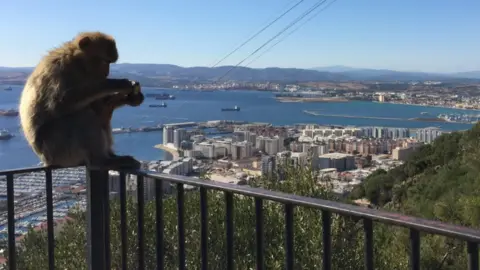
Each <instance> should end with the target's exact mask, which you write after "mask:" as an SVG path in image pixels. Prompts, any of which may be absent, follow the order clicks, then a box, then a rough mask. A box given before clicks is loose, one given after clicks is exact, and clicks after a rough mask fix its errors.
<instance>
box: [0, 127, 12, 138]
mask: <svg viewBox="0 0 480 270" xmlns="http://www.w3.org/2000/svg"><path fill="white" fill-rule="evenodd" d="M11 138H13V135H12V134H10V132H8V131H7V130H6V129H2V130H0V141H7V140H10V139H11Z"/></svg>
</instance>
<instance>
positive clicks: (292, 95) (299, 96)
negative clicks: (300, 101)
mask: <svg viewBox="0 0 480 270" xmlns="http://www.w3.org/2000/svg"><path fill="white" fill-rule="evenodd" d="M275 97H297V98H301V97H303V95H300V94H276V95H275Z"/></svg>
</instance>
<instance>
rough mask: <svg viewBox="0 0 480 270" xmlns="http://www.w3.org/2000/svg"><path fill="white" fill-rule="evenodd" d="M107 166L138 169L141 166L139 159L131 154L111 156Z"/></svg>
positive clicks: (119, 168) (120, 168)
mask: <svg viewBox="0 0 480 270" xmlns="http://www.w3.org/2000/svg"><path fill="white" fill-rule="evenodd" d="M108 163H109V164H108V166H109V167H113V168H115V169H118V170H138V169H140V167H141V165H142V164H141V163H140V161H138V160H136V159H135V158H133V157H132V156H113V157H111V158H110V159H109V161H108Z"/></svg>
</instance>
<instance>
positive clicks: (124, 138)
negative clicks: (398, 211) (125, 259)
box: [0, 85, 471, 170]
mask: <svg viewBox="0 0 480 270" xmlns="http://www.w3.org/2000/svg"><path fill="white" fill-rule="evenodd" d="M6 87H7V85H0V109H11V108H14V109H16V108H18V100H19V97H20V93H21V90H22V86H14V85H12V88H13V90H12V91H3V89H5V88H6ZM143 91H144V93H168V94H173V95H175V97H176V99H175V100H166V101H164V102H165V103H167V108H149V107H148V105H150V104H158V103H161V101H156V100H154V99H150V98H147V99H146V100H145V102H144V103H143V104H142V105H141V106H139V107H128V106H127V107H123V108H121V109H118V110H117V111H115V113H114V116H113V119H112V126H113V127H141V126H152V125H157V124H165V123H176V122H187V121H208V120H240V121H249V122H267V123H272V124H274V125H292V124H296V123H317V124H324V125H355V126H388V127H408V128H423V127H429V126H437V127H441V128H443V129H447V130H464V129H468V128H470V127H471V125H468V124H454V123H428V122H416V121H407V120H405V121H403V120H400V121H398V120H385V119H361V118H341V117H328V116H312V115H308V114H305V113H304V112H303V110H312V111H318V112H319V113H322V114H336V115H354V116H367V117H386V118H388V117H390V118H405V119H408V118H414V117H421V114H420V113H421V112H428V113H430V114H431V115H437V114H439V113H455V112H457V113H458V112H460V113H465V112H466V111H465V110H456V109H448V108H437V107H423V106H410V105H399V104H388V103H373V102H348V103H280V102H277V101H276V100H275V99H274V98H273V97H274V93H270V92H259V91H212V92H196V91H175V90H171V89H155V88H144V89H143ZM234 106H239V107H240V108H241V111H240V112H221V111H220V109H221V108H230V107H234ZM0 129H7V130H9V131H10V132H12V133H13V134H14V135H15V137H14V138H13V139H11V140H9V141H0V170H2V169H11V168H18V167H27V166H33V165H36V164H37V163H38V162H39V160H38V158H37V157H36V156H35V155H34V154H33V152H32V151H31V149H30V147H29V146H28V145H27V143H26V141H25V139H24V138H23V136H22V134H21V131H20V128H19V119H18V118H16V117H13V118H11V117H0ZM162 140H163V138H162V132H145V133H127V134H117V135H115V149H116V151H117V152H118V153H120V154H129V155H133V156H134V157H136V158H138V159H140V160H158V159H165V158H166V155H167V154H166V153H164V152H163V151H161V150H158V149H155V148H153V146H154V145H155V144H159V143H162Z"/></svg>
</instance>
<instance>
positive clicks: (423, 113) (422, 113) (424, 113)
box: [420, 112, 429, 115]
mask: <svg viewBox="0 0 480 270" xmlns="http://www.w3.org/2000/svg"><path fill="white" fill-rule="evenodd" d="M420 114H421V115H427V114H429V113H428V112H421V113H420Z"/></svg>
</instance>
